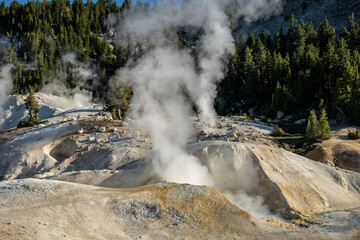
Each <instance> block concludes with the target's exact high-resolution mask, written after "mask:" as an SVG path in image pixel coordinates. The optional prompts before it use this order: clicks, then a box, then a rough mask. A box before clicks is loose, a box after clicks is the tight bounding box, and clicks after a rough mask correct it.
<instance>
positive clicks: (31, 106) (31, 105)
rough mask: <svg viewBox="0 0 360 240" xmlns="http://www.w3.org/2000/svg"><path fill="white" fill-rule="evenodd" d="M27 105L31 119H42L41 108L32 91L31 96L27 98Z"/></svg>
mask: <svg viewBox="0 0 360 240" xmlns="http://www.w3.org/2000/svg"><path fill="white" fill-rule="evenodd" d="M25 107H26V109H27V110H28V111H29V116H30V120H33V119H40V117H39V113H40V108H39V106H38V102H37V101H36V99H35V96H34V94H33V93H30V94H29V96H28V97H27V98H26V101H25Z"/></svg>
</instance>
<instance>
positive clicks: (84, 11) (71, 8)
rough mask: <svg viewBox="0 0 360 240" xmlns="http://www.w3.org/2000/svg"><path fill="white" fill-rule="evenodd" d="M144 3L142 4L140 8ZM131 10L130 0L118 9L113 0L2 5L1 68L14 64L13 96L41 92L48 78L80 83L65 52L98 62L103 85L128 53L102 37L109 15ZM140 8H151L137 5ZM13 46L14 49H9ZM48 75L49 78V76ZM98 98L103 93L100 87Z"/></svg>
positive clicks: (70, 85) (66, 82) (72, 83)
mask: <svg viewBox="0 0 360 240" xmlns="http://www.w3.org/2000/svg"><path fill="white" fill-rule="evenodd" d="M138 5H141V6H138ZM130 7H133V4H132V2H131V0H126V1H125V2H124V3H123V5H122V6H117V5H116V2H115V1H114V0H99V1H97V2H96V3H93V2H92V1H91V0H90V1H88V2H87V3H86V4H84V3H83V2H82V0H75V1H73V2H72V3H70V1H69V0H53V1H46V0H45V1H28V2H27V3H26V4H23V5H22V4H19V3H18V2H17V1H14V2H12V3H11V4H10V6H9V7H6V6H5V3H4V2H2V3H1V4H0V34H2V35H3V36H6V37H7V38H8V39H9V44H3V48H4V49H2V50H1V49H0V64H4V63H11V64H13V65H15V66H16V70H15V74H14V77H13V79H14V89H13V91H12V93H13V94H27V93H29V92H30V91H39V90H40V89H41V88H42V87H43V85H44V84H45V83H46V82H45V81H46V79H51V76H57V74H58V73H59V72H62V71H65V72H69V77H68V78H67V79H66V81H65V82H64V84H65V85H66V86H67V87H74V86H75V85H76V81H79V79H76V76H75V75H71V71H69V69H68V68H69V66H68V64H64V63H63V62H62V61H59V60H60V59H61V56H63V55H64V54H66V53H69V52H75V53H76V54H77V56H78V57H79V60H80V61H82V62H85V63H86V62H89V61H90V60H91V61H93V62H95V63H96V65H97V68H98V69H99V71H100V75H101V79H100V80H101V81H102V82H103V83H104V84H102V85H103V86H107V84H106V83H105V82H106V81H108V79H109V77H110V76H111V75H113V74H114V73H115V70H116V69H119V68H120V67H122V66H124V64H125V63H126V61H127V59H128V57H129V54H130V52H129V49H127V48H125V47H118V46H116V45H115V44H114V45H110V44H109V43H108V41H107V40H106V39H105V38H104V37H103V36H102V34H103V33H105V32H107V31H108V26H107V23H106V17H107V16H108V15H109V14H111V13H120V14H121V13H122V12H123V11H124V10H125V9H127V8H130ZM136 7H142V8H149V4H142V3H141V2H139V3H138V4H136ZM4 41H5V40H4V37H3V42H4ZM8 45H10V47H9V46H8ZM49 75H50V76H49ZM96 91H98V92H95V94H96V95H99V94H101V91H104V89H97V90H96Z"/></svg>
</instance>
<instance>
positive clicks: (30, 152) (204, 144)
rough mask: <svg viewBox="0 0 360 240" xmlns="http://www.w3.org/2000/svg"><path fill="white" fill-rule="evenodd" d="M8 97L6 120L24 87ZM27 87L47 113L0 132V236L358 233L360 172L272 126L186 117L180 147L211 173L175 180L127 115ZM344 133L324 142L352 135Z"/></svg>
mask: <svg viewBox="0 0 360 240" xmlns="http://www.w3.org/2000/svg"><path fill="white" fill-rule="evenodd" d="M12 98H14V99H12V101H13V102H15V103H19V104H14V105H13V107H12V108H11V109H12V112H13V113H11V112H10V113H9V112H8V115H7V116H8V118H7V120H9V119H10V120H12V121H11V122H14V121H15V122H16V121H19V120H20V119H19V116H23V115H24V114H25V112H22V110H21V108H22V105H21V104H20V103H21V101H23V99H15V97H12ZM37 98H38V100H39V102H40V103H41V104H42V105H41V106H42V109H47V110H44V113H46V111H47V113H48V114H49V115H48V116H47V117H46V119H47V120H48V121H49V123H48V124H46V125H43V126H37V127H33V128H26V129H12V130H6V131H3V132H0V179H1V180H2V181H1V182H0V212H1V213H0V239H62V238H67V239H139V238H141V239H359V238H360V228H359V226H360V217H359V215H360V214H359V210H358V209H359V208H360V173H358V172H356V171H352V170H349V169H346V168H345V169H343V167H341V166H338V167H336V166H333V165H332V164H329V163H327V162H326V161H325V164H324V163H322V162H324V161H320V160H319V159H316V160H317V161H318V162H316V161H313V160H310V159H307V158H304V157H301V156H299V155H296V154H293V153H290V152H287V151H285V150H284V149H281V148H279V147H278V145H277V144H276V143H274V141H273V140H272V138H271V136H270V135H269V134H270V132H271V129H272V128H273V126H269V125H267V124H265V123H261V122H254V121H250V120H247V119H244V118H242V117H219V119H218V120H219V124H218V126H217V127H216V128H210V127H209V126H207V125H205V124H204V123H202V122H201V121H200V120H199V119H198V118H196V117H193V118H192V120H193V122H194V126H195V128H196V132H195V133H194V135H193V136H192V137H191V139H190V140H189V142H188V147H187V151H188V152H189V153H190V154H192V155H194V156H197V157H198V158H199V159H200V161H201V163H202V164H203V165H205V166H206V167H207V168H208V169H209V171H210V173H211V175H212V178H214V179H215V184H214V185H213V186H211V187H206V186H192V185H187V184H173V183H167V182H166V179H162V178H160V177H159V176H157V175H156V174H155V172H154V169H153V165H152V157H153V155H152V143H151V142H152V141H151V138H150V136H149V135H148V134H147V133H146V132H144V131H142V130H141V129H138V128H137V127H136V126H135V125H134V124H133V122H132V120H131V119H130V120H128V121H127V122H121V121H113V120H111V117H110V116H109V115H108V114H106V113H104V112H102V110H101V109H102V106H99V105H94V104H90V105H88V106H81V107H75V108H72V109H67V110H64V109H59V108H54V107H53V106H50V105H49V104H48V102H49V99H53V98H54V97H53V96H48V95H37ZM15 113H16V114H15ZM25 115H26V114H25ZM11 122H10V123H11ZM3 126H4V125H3ZM7 128H11V124H10V125H7ZM346 133H347V131H346ZM342 135H343V133H340V131H339V137H337V135H336V134H334V136H335V137H334V139H332V140H330V141H329V143H327V142H323V144H324V146H325V148H329V149H332V150H334V149H335V147H334V146H335V145H336V144H351V145H352V146H356V145H355V143H352V142H351V141H349V140H347V139H344V138H343V137H342ZM333 142H334V143H336V144H335V145H334V146H333V145H329V146H330V147H326V146H327V145H326V144H330V143H331V144H332V143H333ZM356 147H357V146H356ZM344 148H346V147H343V148H341V149H344ZM346 149H347V148H346ZM335 153H336V152H335ZM346 156H348V155H346ZM334 165H335V163H334Z"/></svg>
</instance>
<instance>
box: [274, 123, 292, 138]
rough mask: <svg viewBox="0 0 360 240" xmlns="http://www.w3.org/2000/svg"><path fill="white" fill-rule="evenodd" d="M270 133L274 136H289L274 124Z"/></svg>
mask: <svg viewBox="0 0 360 240" xmlns="http://www.w3.org/2000/svg"><path fill="white" fill-rule="evenodd" d="M271 135H272V136H274V137H286V136H290V134H288V133H286V132H285V131H284V130H283V129H282V128H280V127H279V126H278V125H276V128H275V129H273V130H272V131H271Z"/></svg>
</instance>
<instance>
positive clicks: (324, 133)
mask: <svg viewBox="0 0 360 240" xmlns="http://www.w3.org/2000/svg"><path fill="white" fill-rule="evenodd" d="M319 125H320V131H321V137H322V138H324V139H330V138H331V134H330V126H329V122H328V120H327V116H326V110H325V109H324V108H323V110H322V112H321V115H320V118H319Z"/></svg>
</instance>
